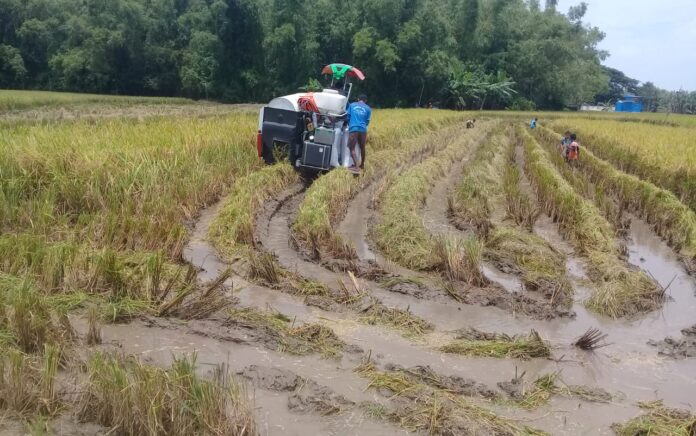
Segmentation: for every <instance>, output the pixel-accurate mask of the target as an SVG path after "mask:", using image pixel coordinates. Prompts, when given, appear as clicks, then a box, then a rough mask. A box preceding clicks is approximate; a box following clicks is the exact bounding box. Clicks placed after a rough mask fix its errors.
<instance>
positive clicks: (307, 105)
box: [297, 92, 319, 113]
mask: <svg viewBox="0 0 696 436" xmlns="http://www.w3.org/2000/svg"><path fill="white" fill-rule="evenodd" d="M297 105H298V106H299V107H300V110H302V111H305V112H316V113H319V106H317V102H316V101H315V100H314V95H312V93H311V92H310V93H309V94H306V95H303V96H302V97H300V98H298V99H297Z"/></svg>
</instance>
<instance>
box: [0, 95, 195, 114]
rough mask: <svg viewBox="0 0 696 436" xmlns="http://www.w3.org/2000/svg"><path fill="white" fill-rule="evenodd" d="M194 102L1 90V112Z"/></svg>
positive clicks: (175, 99) (159, 98) (177, 99)
mask: <svg viewBox="0 0 696 436" xmlns="http://www.w3.org/2000/svg"><path fill="white" fill-rule="evenodd" d="M195 103H196V102H195V101H193V100H189V99H187V98H176V97H136V96H125V95H105V94H80V93H74V92H53V91H21V90H11V89H0V112H2V111H13V110H21V109H33V108H39V107H47V106H49V107H51V106H53V107H55V106H68V107H69V106H80V105H87V104H108V105H111V106H130V105H134V104H151V105H158V104H178V105H181V104H195Z"/></svg>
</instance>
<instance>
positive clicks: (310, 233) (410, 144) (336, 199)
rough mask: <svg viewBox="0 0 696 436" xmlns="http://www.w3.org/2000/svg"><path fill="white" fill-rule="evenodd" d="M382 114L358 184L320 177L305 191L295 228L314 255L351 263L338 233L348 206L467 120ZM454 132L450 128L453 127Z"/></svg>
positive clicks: (341, 174) (343, 175)
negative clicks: (432, 137)
mask: <svg viewBox="0 0 696 436" xmlns="http://www.w3.org/2000/svg"><path fill="white" fill-rule="evenodd" d="M432 112H433V111H429V112H423V111H408V112H404V111H398V112H397V111H388V110H385V111H378V112H377V113H376V114H377V115H378V117H376V118H375V120H374V122H373V124H374V128H373V129H371V130H370V135H369V148H368V156H367V162H368V163H367V166H366V168H365V171H364V172H363V174H362V176H361V177H358V178H356V177H355V176H354V175H353V174H351V173H350V172H348V171H345V170H334V171H331V172H330V173H328V174H326V175H324V176H322V177H320V178H319V179H318V180H316V181H315V182H314V183H313V185H312V186H311V187H310V188H309V189H308V190H307V194H306V195H305V199H304V201H303V203H302V205H301V206H300V209H299V212H298V214H297V217H296V219H295V222H294V224H293V231H294V233H295V235H296V237H297V240H298V242H300V243H302V244H303V245H305V246H307V247H308V248H311V249H312V251H315V252H319V253H321V252H329V253H330V254H331V255H332V256H334V257H343V258H346V257H351V256H352V250H350V248H348V247H346V245H345V243H344V242H343V241H342V240H341V238H340V236H339V235H338V234H337V233H336V232H335V224H336V223H337V222H338V220H339V219H340V217H341V216H342V215H343V214H344V213H345V210H346V208H347V206H348V202H349V201H350V199H351V198H353V197H354V196H355V195H356V194H357V193H358V192H359V191H360V190H361V189H364V188H365V187H366V186H367V185H369V184H370V183H372V182H373V181H374V180H375V179H376V178H377V177H378V176H379V175H380V174H383V173H389V172H391V171H393V170H394V169H395V168H397V167H398V166H399V165H401V164H403V163H405V162H407V161H409V160H411V159H412V158H413V157H414V156H417V155H419V154H426V149H427V148H428V147H431V148H432V147H433V146H434V145H435V143H434V141H432V140H430V139H429V138H430V136H424V135H432V134H433V132H437V131H438V130H440V129H443V128H447V126H450V125H452V124H455V123H457V122H460V121H462V120H464V119H465V116H466V114H462V113H454V112H449V111H442V113H440V114H433V113H432ZM450 128H452V127H450Z"/></svg>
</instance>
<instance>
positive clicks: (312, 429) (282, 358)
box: [102, 323, 399, 436]
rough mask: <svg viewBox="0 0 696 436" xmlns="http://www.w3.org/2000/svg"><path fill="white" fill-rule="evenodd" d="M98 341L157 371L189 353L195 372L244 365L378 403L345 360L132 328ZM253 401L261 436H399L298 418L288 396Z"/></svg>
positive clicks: (351, 419) (354, 417)
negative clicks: (285, 373) (195, 364)
mask: <svg viewBox="0 0 696 436" xmlns="http://www.w3.org/2000/svg"><path fill="white" fill-rule="evenodd" d="M102 336H103V339H104V341H105V343H106V342H109V341H118V342H120V343H121V344H122V346H123V348H122V350H123V351H124V352H126V353H133V354H137V355H139V356H140V357H141V358H143V359H145V360H146V361H149V362H151V363H154V364H157V365H161V366H168V365H170V364H171V362H172V360H173V357H175V356H179V355H181V354H184V353H192V352H194V351H195V352H196V353H197V355H198V367H199V368H200V370H201V371H202V372H204V373H205V372H208V371H210V370H212V369H213V367H214V366H215V365H218V364H221V363H224V364H226V365H227V366H228V368H229V369H230V371H231V372H238V371H241V370H242V369H244V368H245V367H247V366H249V365H261V366H268V367H278V368H283V369H287V370H290V371H292V372H294V373H296V374H298V375H300V376H302V377H305V378H311V379H312V380H314V381H316V382H317V383H319V384H321V385H325V386H329V387H331V388H332V389H333V390H334V391H335V392H337V393H338V394H341V395H343V396H345V397H346V398H348V399H350V400H352V401H355V402H360V401H375V402H383V399H382V398H381V397H379V396H378V395H377V394H376V393H375V392H374V391H372V390H365V385H366V383H365V380H363V379H361V378H360V377H358V376H357V375H355V374H354V373H353V372H352V367H353V366H355V363H353V362H349V361H345V360H344V361H343V362H336V361H331V360H323V359H320V358H318V357H315V356H302V357H298V356H290V355H287V354H280V353H276V352H272V351H269V350H267V349H264V348H260V347H259V348H257V347H252V346H246V345H239V344H232V343H224V342H220V341H217V340H214V339H212V338H207V337H204V336H199V335H193V334H189V333H185V332H181V331H178V330H177V329H172V330H166V329H159V328H149V327H146V326H142V325H138V324H136V323H132V324H128V325H108V326H104V328H103V332H102ZM253 397H254V400H255V401H254V402H255V406H256V417H257V424H258V425H259V428H260V429H261V434H264V435H283V436H285V435H307V434H317V435H319V434H321V435H332V434H350V435H362V434H365V435H382V434H398V433H399V431H398V429H396V428H394V427H392V426H391V425H388V424H384V423H380V422H375V421H372V420H370V419H367V418H366V417H365V416H364V415H363V414H362V413H361V412H359V411H357V410H356V411H353V412H351V413H347V414H344V415H338V416H334V417H322V416H320V415H317V414H306V415H303V414H297V413H293V412H291V411H290V410H289V409H288V407H287V398H288V393H282V392H269V391H264V390H262V389H256V390H254V392H253Z"/></svg>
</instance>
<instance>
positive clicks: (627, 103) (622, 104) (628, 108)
mask: <svg viewBox="0 0 696 436" xmlns="http://www.w3.org/2000/svg"><path fill="white" fill-rule="evenodd" d="M616 112H643V101H642V99H641V97H638V96H637V95H633V94H626V95H624V97H623V98H622V99H621V100H619V101H617V102H616Z"/></svg>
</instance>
